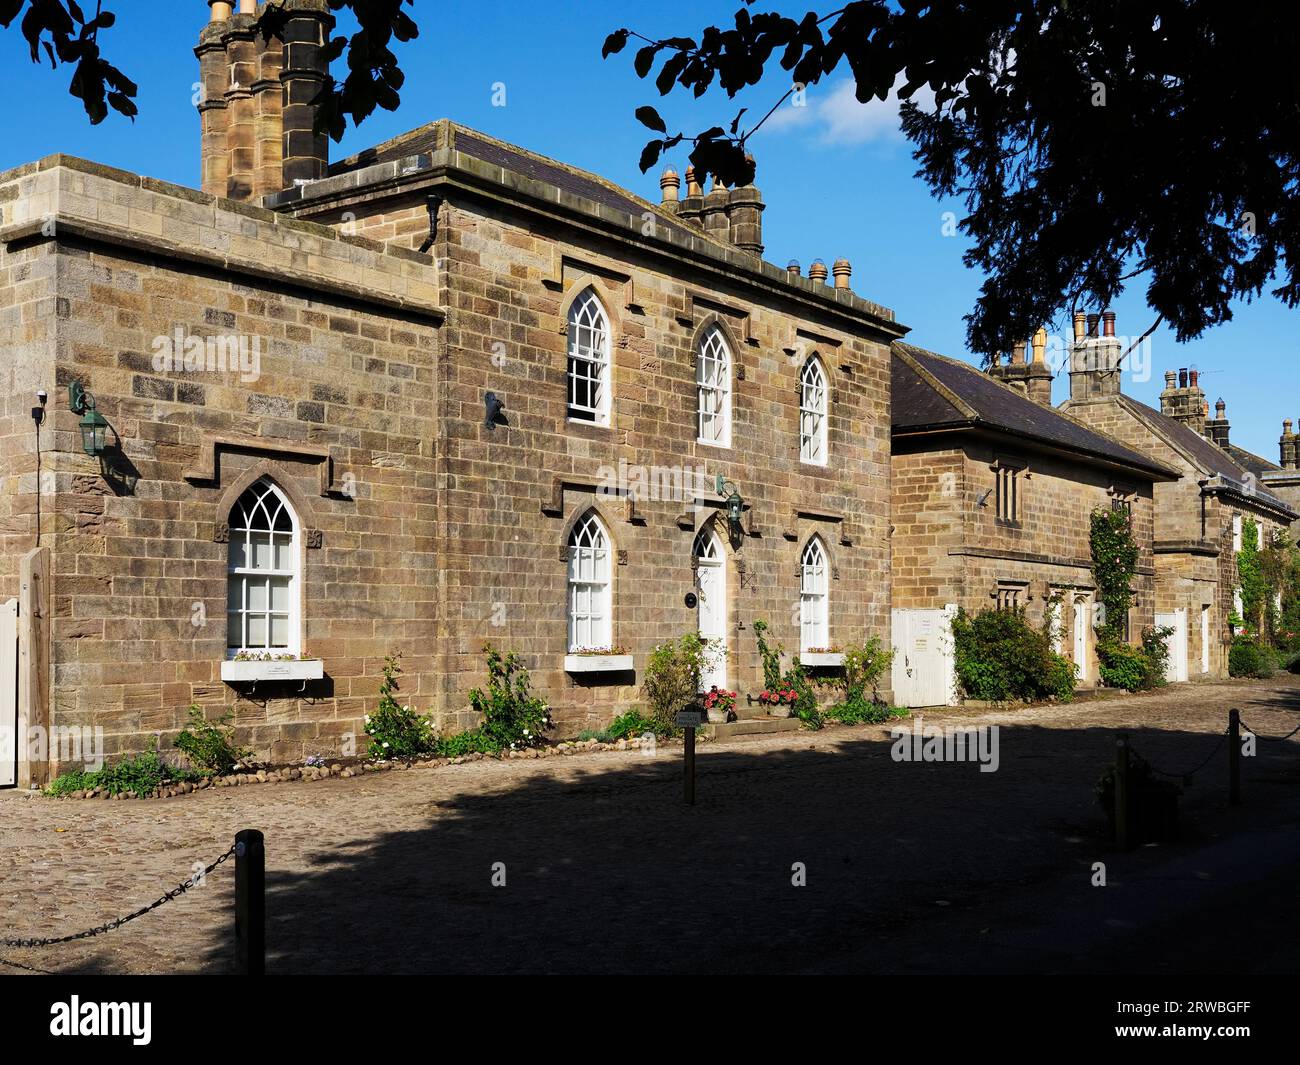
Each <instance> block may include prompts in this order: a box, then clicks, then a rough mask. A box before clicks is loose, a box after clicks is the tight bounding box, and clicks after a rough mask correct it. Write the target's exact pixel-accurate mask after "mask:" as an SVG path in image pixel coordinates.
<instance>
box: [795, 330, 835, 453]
mask: <svg viewBox="0 0 1300 1065" xmlns="http://www.w3.org/2000/svg"><path fill="white" fill-rule="evenodd" d="M829 421H830V378H828V377H827V376H826V367H825V366H823V365H822V361H821V359H820V358H818V357H817V356H816V355H810V356H809V357H808V359H807V361H806V362H805V363H804V364H803V368H802V369H801V370H800V371H799V461H800V462H804V463H807V464H808V465H810V466H825V465H826V461H827V456H828V452H829V433H828V431H827V423H828V422H829Z"/></svg>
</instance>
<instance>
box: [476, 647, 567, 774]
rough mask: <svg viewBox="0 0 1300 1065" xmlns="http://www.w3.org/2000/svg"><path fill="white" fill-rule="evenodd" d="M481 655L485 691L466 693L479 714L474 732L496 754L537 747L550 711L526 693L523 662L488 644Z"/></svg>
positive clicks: (526, 685) (548, 719)
mask: <svg viewBox="0 0 1300 1065" xmlns="http://www.w3.org/2000/svg"><path fill="white" fill-rule="evenodd" d="M483 653H484V654H485V655H487V667H488V686H487V691H484V690H483V689H481V688H475V689H474V690H473V691H472V692H470V693H469V705H470V706H471V707H472V708H473V709H474V710H475V711H477V712H478V713H480V714H482V715H483V724H482V725H480V726H479V729H478V731H480V732H481V733H482V735H483V736H484V738H485V739H486V740H487V742H488V743H489V744H492V745H493V746H494V747H495V749H496V750H499V751H500V750H505V749H506V748H507V747H509V748H510V749H511V750H512V751H513V750H517V749H518V748H520V747H536V746H538V745H539V744H541V742H542V732H543V730H545V729H548V728H550V727H551V710H550V707H548V706H547V705H546V703H545V702H544V701H543V700H541V699H538V698H536V697H535V696H533V695H531V694H529V691H528V684H529V680H528V670H527V669H525V668H524V664H523V661H522V660H521V659H520V657H519V656H518V655H517V654H515V653H514V652H513V651H511V652H510V653H509V654H506V655H504V656H503V655H502V654H501V652H500V651H498V650H497V649H496V648H495V647H493V646H492V645H491V644H490V643H489V644H484V645H483Z"/></svg>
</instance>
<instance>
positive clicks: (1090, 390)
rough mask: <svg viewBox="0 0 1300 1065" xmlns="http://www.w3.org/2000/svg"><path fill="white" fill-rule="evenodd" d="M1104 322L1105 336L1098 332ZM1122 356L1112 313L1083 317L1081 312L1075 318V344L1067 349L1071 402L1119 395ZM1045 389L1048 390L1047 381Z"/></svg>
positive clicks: (1121, 348)
mask: <svg viewBox="0 0 1300 1065" xmlns="http://www.w3.org/2000/svg"><path fill="white" fill-rule="evenodd" d="M1103 319H1104V321H1105V323H1106V329H1105V333H1104V334H1103V333H1102V332H1101V330H1100V329H1099V328H1098V327H1099V326H1100V324H1101V323H1102V321H1103ZM1085 323H1086V325H1085ZM1081 327H1082V333H1083V335H1082V336H1080V332H1081ZM1123 355H1124V349H1123V347H1122V346H1121V345H1120V342H1119V338H1118V337H1116V336H1115V313H1114V312H1113V311H1107V312H1106V313H1105V314H1104V315H1102V314H1089V315H1087V316H1086V317H1085V316H1084V315H1083V314H1082V312H1080V313H1078V314H1076V315H1075V316H1074V343H1073V344H1072V345H1071V346H1070V399H1072V400H1084V399H1092V398H1094V397H1098V396H1117V395H1119V394H1120V391H1121V389H1120V379H1121V374H1120V370H1121V366H1120V359H1121V358H1123ZM1044 365H1045V364H1044ZM1049 372H1050V371H1049ZM1047 388H1048V389H1049V390H1050V388H1051V383H1050V381H1049V382H1048V383H1047Z"/></svg>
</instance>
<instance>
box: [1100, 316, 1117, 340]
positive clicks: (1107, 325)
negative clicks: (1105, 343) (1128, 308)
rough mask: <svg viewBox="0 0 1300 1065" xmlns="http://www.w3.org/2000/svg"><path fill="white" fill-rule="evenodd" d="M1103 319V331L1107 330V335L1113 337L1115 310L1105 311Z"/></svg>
mask: <svg viewBox="0 0 1300 1065" xmlns="http://www.w3.org/2000/svg"><path fill="white" fill-rule="evenodd" d="M1101 320H1102V322H1103V323H1104V326H1103V331H1104V332H1105V334H1106V336H1108V337H1113V336H1114V335H1115V312H1114V311H1104V312H1103V313H1102V316H1101Z"/></svg>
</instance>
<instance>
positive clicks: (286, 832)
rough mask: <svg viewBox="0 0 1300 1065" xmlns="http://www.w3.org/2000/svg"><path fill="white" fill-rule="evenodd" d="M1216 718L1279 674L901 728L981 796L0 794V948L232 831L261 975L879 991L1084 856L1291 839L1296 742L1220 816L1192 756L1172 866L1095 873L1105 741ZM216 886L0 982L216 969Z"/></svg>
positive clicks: (466, 787) (524, 774)
mask: <svg viewBox="0 0 1300 1065" xmlns="http://www.w3.org/2000/svg"><path fill="white" fill-rule="evenodd" d="M1231 706H1239V707H1241V708H1242V710H1243V715H1244V717H1245V719H1246V720H1247V722H1249V723H1250V724H1251V725H1253V727H1254V728H1256V729H1258V730H1259V731H1260V732H1261V733H1264V734H1272V735H1278V734H1282V733H1285V732H1288V731H1289V730H1290V729H1291V728H1293V727H1294V726H1295V725H1296V724H1297V723H1300V677H1282V678H1279V679H1278V680H1276V681H1270V682H1267V683H1266V682H1251V683H1246V682H1214V683H1201V684H1195V685H1181V686H1178V687H1176V688H1172V689H1168V690H1165V691H1163V692H1159V693H1155V694H1151V695H1146V696H1134V697H1119V698H1110V699H1105V700H1097V701H1090V702H1081V703H1077V704H1073V705H1069V706H1062V707H1044V708H1036V709H1031V710H1022V711H1017V712H1003V713H990V712H972V711H965V710H952V711H944V712H942V713H929V714H925V715H924V719H925V722H926V723H927V724H941V725H942V724H963V725H983V724H998V725H999V726H1000V727H1001V736H1000V740H1001V743H1000V754H1001V767H1000V769H999V771H998V772H996V773H980V772H979V771H978V769H977V767H976V766H974V765H953V764H920V765H916V764H905V763H896V762H894V761H892V760H891V759H890V757H889V750H890V741H889V739H888V735H887V732H886V730H884V729H877V728H834V729H827V730H825V731H823V732H820V733H808V732H804V733H795V734H788V733H787V734H783V735H778V736H773V737H761V738H754V739H750V740H736V741H731V742H728V743H719V744H714V745H709V746H706V747H703V748H701V755H700V760H699V801H698V805H696V806H695V807H694V808H688V807H685V806H684V805H683V804H682V802H681V793H680V787H681V777H680V773H681V757H680V747H670V746H663V747H661V748H660V751H659V754H658V755H657V756H654V757H646V756H644V755H642V754H640V753H639V752H627V753H621V752H620V753H603V754H590V755H575V756H572V757H568V758H563V759H545V760H540V761H507V762H496V761H491V762H478V763H471V764H466V765H460V766H447V767H442V768H437V769H411V770H403V771H395V772H390V773H385V774H377V775H374V776H366V777H363V778H358V779H354V780H337V779H330V780H324V781H317V782H312V783H294V784H283V785H259V786H256V787H245V788H230V789H219V790H213V791H206V792H202V793H199V794H197V795H192V796H187V797H182V798H177V799H170V800H157V801H149V802H99V801H96V800H85V801H72V800H65V801H55V800H49V799H44V798H29V797H26V796H22V795H15V794H13V793H4V794H0V819H2V820H0V824H2V825H3V828H2V830H0V831H2V833H3V842H2V845H0V846H2V850H0V900H2V901H3V907H4V921H3V925H4V927H5V929H6V931H5V932H4V933H3V934H4V935H5V936H14V935H22V936H41V935H56V934H63V933H66V932H71V931H77V930H79V929H81V928H85V927H89V926H91V925H94V924H97V923H99V922H101V921H103V920H105V919H107V918H111V917H114V916H117V915H119V914H120V913H125V912H127V911H128V910H131V909H134V908H135V907H136V906H138V905H140V904H142V903H145V902H149V901H152V899H153V898H155V897H157V895H158V894H160V893H161V891H162V890H163V889H165V888H167V887H169V886H172V885H174V884H175V883H177V882H178V881H179V880H181V879H183V878H184V877H185V876H187V875H189V873H190V871H191V868H192V866H193V864H194V863H195V862H208V861H210V860H211V859H212V858H214V857H216V856H217V855H218V854H220V853H221V852H222V851H224V850H225V849H226V848H227V847H228V846H229V844H230V841H231V839H232V837H233V835H234V833H235V832H236V831H237V830H238V829H240V828H245V827H251V828H260V829H261V830H262V831H263V832H265V833H266V837H267V855H268V859H267V865H268V873H267V880H268V910H269V915H270V916H269V921H268V944H269V951H270V957H269V962H268V968H269V969H270V970H271V971H273V972H277V971H278V972H292V971H296V972H578V971H598V972H642V971H660V972H663V971H682V972H690V971H701V972H726V973H731V972H736V973H746V972H770V971H825V970H836V969H843V968H844V967H845V966H846V965H848V964H849V961H850V960H852V967H853V968H858V967H864V966H865V967H869V968H871V969H874V970H878V971H907V970H909V969H912V968H915V967H916V958H918V957H920V956H922V955H924V956H925V957H926V958H928V959H931V960H930V961H928V962H927V963H926V964H927V965H931V966H933V965H935V964H936V963H935V962H934V961H933V958H934V957H935V951H936V949H937V948H936V944H941V943H942V942H943V937H944V935H945V934H946V930H947V929H948V928H949V926H951V927H953V928H954V929H955V928H956V927H957V926H958V925H959V924H960V925H962V927H968V926H970V925H971V923H972V921H974V923H975V924H979V921H980V919H981V917H982V915H983V914H984V913H986V912H987V913H988V914H990V915H993V914H995V913H996V914H1000V915H1001V916H999V917H998V918H997V920H1004V919H1005V920H1012V919H1014V918H1013V917H1011V916H1008V913H1011V914H1014V911H1015V905H1016V900H1018V899H1023V900H1024V905H1025V906H1026V907H1032V908H1033V909H1034V911H1035V912H1034V913H1032V914H1031V913H1026V914H1025V916H1026V917H1032V916H1035V915H1036V916H1037V917H1038V918H1040V919H1042V918H1043V914H1044V912H1045V911H1054V910H1055V909H1059V908H1060V898H1059V892H1056V890H1055V889H1054V888H1053V887H1052V885H1053V884H1056V883H1059V882H1062V881H1063V880H1065V881H1068V880H1069V879H1070V878H1071V877H1077V878H1079V881H1080V883H1083V882H1086V879H1087V877H1088V875H1089V870H1090V868H1091V863H1092V862H1094V861H1096V860H1099V859H1104V860H1107V861H1108V863H1110V865H1111V867H1112V868H1113V869H1115V870H1116V871H1117V874H1118V873H1119V872H1123V871H1125V870H1127V871H1129V872H1133V871H1135V870H1138V869H1140V868H1141V867H1142V863H1148V864H1149V863H1151V862H1153V861H1157V860H1159V859H1160V858H1162V857H1170V856H1177V855H1179V854H1184V855H1185V854H1190V853H1194V852H1195V848H1197V847H1204V846H1207V845H1209V844H1211V843H1213V842H1214V840H1216V839H1219V838H1225V837H1227V836H1230V835H1233V834H1240V833H1243V832H1247V831H1253V830H1258V829H1262V828H1269V829H1270V830H1277V829H1278V828H1279V827H1280V828H1281V829H1282V830H1284V831H1285V830H1288V828H1289V829H1290V830H1294V828H1295V826H1296V824H1297V801H1296V798H1297V795H1300V792H1298V791H1297V784H1298V783H1300V738H1297V739H1293V740H1291V741H1289V742H1287V743H1277V742H1273V743H1268V742H1265V743H1261V745H1260V755H1259V756H1258V757H1257V758H1256V759H1255V761H1254V762H1252V763H1249V764H1248V765H1247V767H1246V770H1245V773H1244V781H1245V789H1246V796H1247V802H1246V805H1245V806H1244V807H1242V808H1240V809H1238V810H1235V811H1231V812H1229V811H1227V810H1226V809H1225V799H1226V755H1224V754H1222V752H1220V754H1219V755H1218V756H1216V757H1215V758H1214V760H1213V762H1212V763H1211V765H1209V766H1208V767H1207V768H1206V770H1204V771H1203V772H1202V773H1201V774H1200V775H1199V776H1198V777H1197V781H1196V783H1195V785H1194V786H1193V787H1192V788H1191V789H1190V790H1189V791H1188V793H1187V795H1186V797H1185V799H1184V803H1183V808H1184V822H1185V826H1186V835H1187V839H1186V840H1185V841H1184V842H1183V843H1181V844H1179V845H1177V846H1175V847H1165V848H1146V849H1143V850H1142V851H1139V852H1137V853H1135V854H1132V855H1128V856H1123V857H1120V856H1116V855H1113V854H1111V853H1110V852H1109V850H1108V848H1107V845H1106V842H1105V824H1104V821H1103V819H1102V817H1101V814H1100V809H1099V807H1098V806H1097V805H1096V803H1095V799H1094V796H1093V785H1094V783H1095V781H1096V779H1097V776H1098V773H1099V771H1100V769H1101V768H1102V766H1103V765H1104V764H1105V763H1106V762H1107V761H1108V760H1109V759H1110V758H1111V757H1112V755H1113V749H1114V734H1115V732H1116V731H1117V730H1127V731H1128V732H1129V733H1130V735H1131V737H1132V742H1133V746H1134V748H1135V749H1136V750H1138V751H1139V752H1140V753H1142V754H1143V755H1145V756H1147V757H1148V758H1150V759H1151V760H1152V761H1154V762H1155V763H1156V764H1158V765H1161V766H1162V767H1165V768H1168V769H1171V770H1175V771H1178V770H1181V769H1184V768H1187V767H1190V766H1192V765H1195V764H1197V763H1198V762H1200V761H1202V759H1203V758H1204V757H1205V756H1206V754H1207V753H1209V751H1210V750H1211V749H1212V748H1213V746H1214V744H1215V743H1216V742H1217V739H1218V736H1219V734H1220V733H1221V732H1222V730H1223V728H1224V726H1225V722H1226V716H1227V710H1228V708H1229V707H1231ZM494 863H504V869H505V877H506V884H505V886H504V887H494V886H492V883H491V878H492V872H493V865H494ZM795 863H803V865H804V867H805V868H806V871H807V872H806V876H807V885H806V886H805V887H795V886H793V885H792V883H791V880H792V867H793V866H794V864H795ZM232 890H233V863H227V864H226V865H224V866H222V867H221V869H220V870H219V871H218V872H217V873H215V874H214V875H213V876H212V877H211V878H210V879H209V881H208V883H207V884H206V885H205V886H203V887H202V888H199V889H197V890H194V891H192V892H190V893H188V894H187V895H185V896H183V897H181V898H180V899H178V900H177V901H175V902H173V903H170V904H168V905H166V906H164V907H163V908H162V909H161V910H159V911H158V912H156V913H153V914H150V915H148V916H146V917H144V918H143V919H141V920H140V921H137V922H135V923H134V924H132V925H129V926H127V927H125V928H122V929H120V930H118V931H115V932H113V933H110V934H109V935H107V936H104V937H101V938H99V939H96V940H92V941H86V942H81V943H76V944H71V945H67V946H59V947H53V948H45V949H40V950H34V949H33V950H17V949H4V950H0V958H2V959H3V963H0V972H25V971H29V970H42V971H55V972H114V973H115V972H153V973H167V972H222V971H228V969H229V956H230V954H231V948H230V945H229V932H230V927H231V923H232V917H231V908H230V903H231V898H232ZM1171 891H1174V892H1176V887H1172V888H1171ZM1171 897H1172V896H1171ZM1055 919H1059V920H1060V921H1061V922H1063V923H1068V922H1069V920H1070V914H1069V912H1068V909H1067V910H1066V911H1064V912H1060V913H1059V914H1057V915H1056V918H1055ZM990 920H994V917H992V916H991V917H990ZM974 931H975V933H977V934H978V933H981V932H983V931H985V929H982V928H976V929H975V930H974ZM962 965H963V966H971V965H974V966H975V967H978V958H976V959H974V960H973V961H972V960H971V959H970V958H969V957H968V958H966V959H965V960H964V961H963V962H962ZM940 967H941V964H940Z"/></svg>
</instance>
